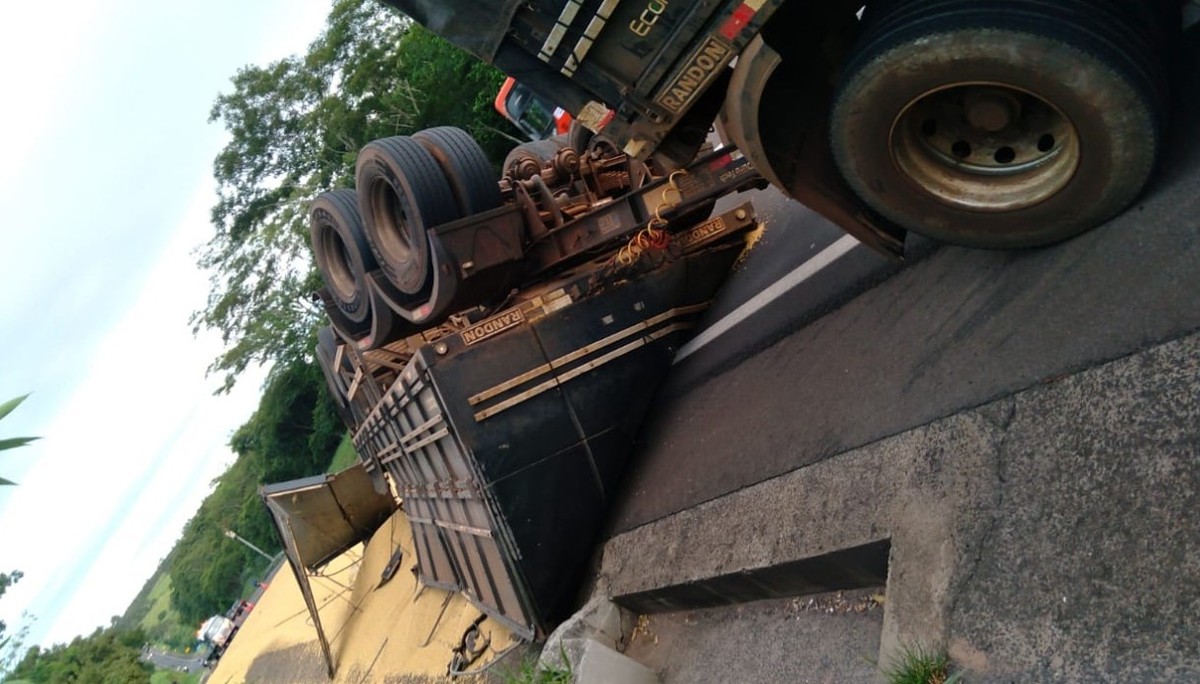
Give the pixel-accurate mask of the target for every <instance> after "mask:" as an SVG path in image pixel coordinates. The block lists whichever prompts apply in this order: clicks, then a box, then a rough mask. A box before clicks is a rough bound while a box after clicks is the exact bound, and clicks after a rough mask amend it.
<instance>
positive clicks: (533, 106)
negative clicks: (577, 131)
mask: <svg viewBox="0 0 1200 684" xmlns="http://www.w3.org/2000/svg"><path fill="white" fill-rule="evenodd" d="M495 107H496V112H498V113H499V114H500V116H503V117H504V118H505V119H508V121H509V122H510V123H512V125H514V126H516V127H517V128H519V129H521V132H522V133H524V134H525V136H526V137H527V138H529V140H531V141H532V140H545V139H546V138H549V137H551V136H554V135H566V134H567V132H568V131H569V130H570V128H571V120H572V119H571V115H570V114H569V113H568V112H567V110H565V109H563V108H562V107H559V106H558V105H555V104H554V103H552V102H550V101H549V100H546V99H544V98H542V97H541V96H539V95H538V94H537V93H535V92H533V91H532V90H530V89H529V88H528V87H526V86H525V85H523V84H521V83H518V82H517V79H515V78H513V77H512V76H509V77H508V78H506V79H504V84H503V85H501V86H500V92H498V93H496V101H495Z"/></svg>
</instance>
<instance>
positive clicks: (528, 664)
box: [499, 652, 575, 684]
mask: <svg viewBox="0 0 1200 684" xmlns="http://www.w3.org/2000/svg"><path fill="white" fill-rule="evenodd" d="M560 662H561V663H562V664H561V665H558V666H553V667H543V668H541V669H538V656H537V654H534V655H532V656H530V657H527V658H524V659H523V660H522V661H521V664H520V666H518V667H517V669H516V670H515V671H514V670H501V671H500V673H499V675H500V681H501V683H502V684H571V682H573V681H575V677H574V673H572V672H571V664H570V663H569V662H568V661H567V654H566V653H565V652H561V653H560Z"/></svg>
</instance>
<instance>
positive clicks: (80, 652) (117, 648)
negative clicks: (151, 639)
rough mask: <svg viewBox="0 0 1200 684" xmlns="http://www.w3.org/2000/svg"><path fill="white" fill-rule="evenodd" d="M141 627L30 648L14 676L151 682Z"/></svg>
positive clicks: (89, 682) (49, 681) (75, 682)
mask: <svg viewBox="0 0 1200 684" xmlns="http://www.w3.org/2000/svg"><path fill="white" fill-rule="evenodd" d="M144 641H145V635H144V634H142V633H141V632H140V631H139V630H133V631H129V632H126V631H121V630H117V629H113V628H111V627H109V628H105V629H97V630H96V631H95V632H93V633H92V634H91V635H90V636H87V637H76V638H75V639H74V640H73V641H71V643H69V644H58V645H56V646H53V647H51V648H49V649H44V650H43V649H41V648H38V647H37V646H34V647H33V648H30V649H29V650H28V651H27V652H26V653H25V657H24V658H22V659H21V662H20V663H18V664H17V667H16V669H14V670H13V672H12V674H11V675H10V679H19V680H26V681H30V682H35V683H36V684H68V683H71V684H112V683H113V682H121V684H138V683H139V682H143V683H146V684H149V682H150V675H151V673H153V672H154V668H153V666H151V665H149V664H147V663H144V662H142V661H141V650H142V643H143V642H144Z"/></svg>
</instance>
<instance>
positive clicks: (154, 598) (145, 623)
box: [141, 573, 178, 632]
mask: <svg viewBox="0 0 1200 684" xmlns="http://www.w3.org/2000/svg"><path fill="white" fill-rule="evenodd" d="M172 612H173V611H172V610H171V576H170V575H168V574H165V573H164V574H162V575H159V577H158V580H156V581H155V582H154V588H152V589H151V590H150V608H149V609H148V610H147V611H146V617H144V618H142V623H141V625H142V628H143V629H145V630H146V631H147V632H149V631H151V630H152V629H153V628H154V626H155V625H157V624H158V623H160V622H162V621H163V620H165V619H167V618H168V617H169V616H171V613H172ZM175 618H176V620H175V621H176V622H178V615H177V614H176V615H175Z"/></svg>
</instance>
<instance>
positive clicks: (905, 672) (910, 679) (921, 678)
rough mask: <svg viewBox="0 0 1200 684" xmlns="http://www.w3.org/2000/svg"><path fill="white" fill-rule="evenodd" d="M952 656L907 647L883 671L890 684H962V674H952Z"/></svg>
mask: <svg viewBox="0 0 1200 684" xmlns="http://www.w3.org/2000/svg"><path fill="white" fill-rule="evenodd" d="M950 670H951V666H950V656H948V655H946V653H945V652H944V651H937V652H935V651H926V650H925V649H924V648H922V647H920V646H905V647H903V648H902V649H901V650H900V654H899V655H897V656H895V657H894V658H892V662H891V663H890V664H889V665H888V667H887V669H885V670H884V671H883V674H884V676H885V677H887V681H888V684H962V673H961V672H951V671H950Z"/></svg>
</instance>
